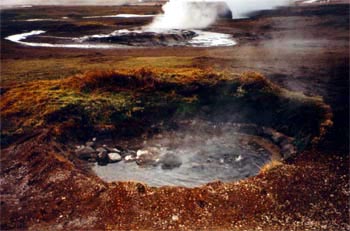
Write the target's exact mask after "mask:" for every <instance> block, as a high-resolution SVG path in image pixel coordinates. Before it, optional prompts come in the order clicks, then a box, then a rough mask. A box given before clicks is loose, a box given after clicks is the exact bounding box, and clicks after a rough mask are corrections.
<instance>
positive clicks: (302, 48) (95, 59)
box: [0, 4, 350, 230]
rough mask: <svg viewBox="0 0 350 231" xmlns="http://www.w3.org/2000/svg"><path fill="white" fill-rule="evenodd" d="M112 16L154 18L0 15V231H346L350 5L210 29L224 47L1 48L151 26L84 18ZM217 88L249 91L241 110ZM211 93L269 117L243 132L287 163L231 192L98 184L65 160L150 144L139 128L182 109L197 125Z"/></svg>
mask: <svg viewBox="0 0 350 231" xmlns="http://www.w3.org/2000/svg"><path fill="white" fill-rule="evenodd" d="M67 12H69V13H68V14H67ZM116 12H118V13H143V14H154V13H158V12H160V6H137V7H136V6H123V7H50V6H46V7H33V8H21V9H7V10H2V11H1V17H2V20H1V98H2V99H1V120H2V123H1V125H2V130H1V145H2V146H1V186H0V194H1V229H2V230H8V229H32V230H56V229H57V230H60V229H61V230H62V229H63V230H67V229H94V230H102V229H114V230H127V229H128V230H129V229H132V230H155V229H173V230H213V229H218V230H349V227H350V226H349V203H348V200H349V196H350V191H349V172H348V169H349V157H348V152H349V17H348V12H349V5H348V4H328V5H317V4H311V5H302V6H292V7H287V8H281V9H277V10H268V11H262V12H258V13H255V14H253V15H251V17H250V18H249V19H241V20H227V19H219V20H218V21H217V22H216V23H215V24H214V25H212V26H211V27H210V28H207V29H208V30H209V31H215V32H222V33H227V34H231V35H232V36H233V37H234V38H235V39H236V40H237V42H238V45H236V46H233V47H213V48H194V47H193V48H191V47H152V48H123V49H110V50H108V49H103V50H101V49H85V50H84V49H62V48H34V47H26V46H22V45H19V44H15V43H12V42H10V41H8V40H5V39H4V38H5V37H6V36H9V35H13V34H18V33H23V32H27V31H31V30H39V29H42V30H47V31H48V35H52V36H77V35H82V34H83V35H91V34H97V33H110V32H111V31H113V30H116V29H125V28H130V27H138V26H142V25H145V24H147V23H149V22H150V20H151V19H149V18H137V19H132V18H128V19H116V18H94V19H91V18H89V19H87V18H84V17H85V16H96V15H111V14H115V13H116ZM62 17H68V19H64V20H61V21H50V22H43V21H37V22H27V21H25V20H26V19H32V18H62ZM247 72H249V73H247ZM258 73H260V74H258ZM116 79H117V80H116ZM119 79H120V80H119ZM223 89H225V90H227V89H230V90H232V89H233V90H235V91H236V92H237V91H238V90H239V91H244V92H246V96H244V97H243V99H244V101H239V100H241V99H242V98H241V96H239V97H238V96H237V95H234V96H233V95H230V94H229V93H227V92H225V93H222V92H223V91H224V90H223ZM228 92H229V91H228ZM208 93H210V94H214V93H215V94H216V95H215V97H216V98H215V100H214V101H215V102H220V101H218V99H225V100H227V97H229V99H230V100H231V99H232V98H234V99H233V100H235V102H236V101H237V102H238V101H239V102H245V103H247V105H251V106H252V107H253V106H254V108H260V109H261V110H266V108H267V109H271V108H273V110H274V111H273V113H275V114H273V113H272V114H273V115H275V116H276V118H274V119H273V120H264V119H259V118H258V116H256V117H252V118H253V119H252V120H254V122H256V123H262V124H263V125H264V124H268V125H270V126H272V127H274V128H275V129H277V130H280V131H283V132H285V133H287V134H288V135H290V136H293V137H294V138H295V139H296V141H300V143H303V145H300V146H302V147H299V152H298V153H297V155H295V156H293V157H291V158H288V159H286V160H284V161H281V162H273V163H270V164H268V165H266V166H264V167H263V168H262V169H261V171H260V173H259V174H258V175H257V176H254V177H251V178H248V179H245V180H241V181H239V182H231V183H223V182H219V181H218V182H212V183H209V184H206V185H203V186H201V187H196V188H184V187H159V188H156V187H149V186H147V185H146V184H144V183H142V182H112V183H107V182H104V181H103V180H101V179H100V178H99V177H97V176H96V175H95V174H94V173H93V172H92V171H91V169H90V168H89V166H88V165H87V164H86V163H85V162H84V161H82V160H80V159H78V158H77V157H76V155H75V153H74V145H75V144H77V143H79V142H80V143H82V142H85V141H87V140H89V139H91V138H92V137H95V136H97V139H103V137H105V136H109V135H110V136H113V137H114V138H116V139H119V138H120V139H126V138H127V139H132V138H133V137H139V136H140V135H141V134H143V133H144V132H150V133H152V132H155V131H149V129H150V128H149V124H150V123H151V122H160V120H162V121H167V120H168V119H169V118H172V116H174V115H176V113H175V111H176V112H178V109H179V108H180V107H181V108H182V109H183V111H186V113H187V114H189V115H193V113H196V112H198V110H200V109H198V107H199V106H203V105H202V104H200V103H202V102H203V101H201V100H204V99H205V100H207V101H208V100H209V99H208V98H206V97H207V95H208ZM221 94H223V95H221ZM235 97H237V98H235ZM197 99H198V100H199V102H200V103H198V102H197ZM270 100H274V101H270ZM269 102H274V103H273V105H272V106H271V105H269ZM140 104H141V106H140ZM242 105H244V104H242ZM261 105H269V106H265V107H264V106H261ZM211 106H212V105H211ZM140 108H143V110H139V109H140ZM215 108H216V106H215ZM293 108H298V109H299V111H298V110H293ZM175 109H176V110H175ZM280 109H281V110H280ZM281 111H282V112H281ZM255 112H256V111H254V113H255ZM186 113H185V114H186ZM254 113H251V114H254ZM255 114H256V113H255ZM154 115H157V116H154ZM214 115H215V114H214ZM280 115H283V116H280ZM279 116H280V117H279ZM155 117H157V118H155ZM158 117H159V118H158ZM296 118H298V119H296ZM300 118H303V119H300ZM316 118H317V119H316ZM155 120H156V121H155ZM316 120H317V121H316ZM250 122H251V121H250ZM102 133H103V135H102ZM106 134H107V135H106ZM311 140H312V141H311ZM308 141H310V142H308ZM296 145H298V144H296Z"/></svg>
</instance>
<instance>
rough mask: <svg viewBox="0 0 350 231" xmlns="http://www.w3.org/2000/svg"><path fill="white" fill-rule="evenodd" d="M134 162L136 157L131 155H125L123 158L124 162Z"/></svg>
mask: <svg viewBox="0 0 350 231" xmlns="http://www.w3.org/2000/svg"><path fill="white" fill-rule="evenodd" d="M135 160H136V157H135V156H133V155H127V156H125V157H124V161H125V162H131V161H135Z"/></svg>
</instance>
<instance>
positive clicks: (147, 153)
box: [136, 148, 159, 166]
mask: <svg viewBox="0 0 350 231" xmlns="http://www.w3.org/2000/svg"><path fill="white" fill-rule="evenodd" d="M158 162H159V150H158V149H156V148H150V149H148V150H138V151H137V153H136V163H137V164H138V165H153V166H154V165H157V164H158Z"/></svg>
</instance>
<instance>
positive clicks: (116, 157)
mask: <svg viewBox="0 0 350 231" xmlns="http://www.w3.org/2000/svg"><path fill="white" fill-rule="evenodd" d="M108 158H109V161H110V162H111V163H115V162H119V161H121V160H122V157H121V156H120V155H119V154H118V153H116V152H111V153H108Z"/></svg>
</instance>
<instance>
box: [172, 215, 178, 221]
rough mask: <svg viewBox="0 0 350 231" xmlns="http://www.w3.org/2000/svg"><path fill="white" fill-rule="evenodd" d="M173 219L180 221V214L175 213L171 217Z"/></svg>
mask: <svg viewBox="0 0 350 231" xmlns="http://www.w3.org/2000/svg"><path fill="white" fill-rule="evenodd" d="M171 219H172V220H173V221H178V220H179V216H178V215H173V216H172V217H171Z"/></svg>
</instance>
